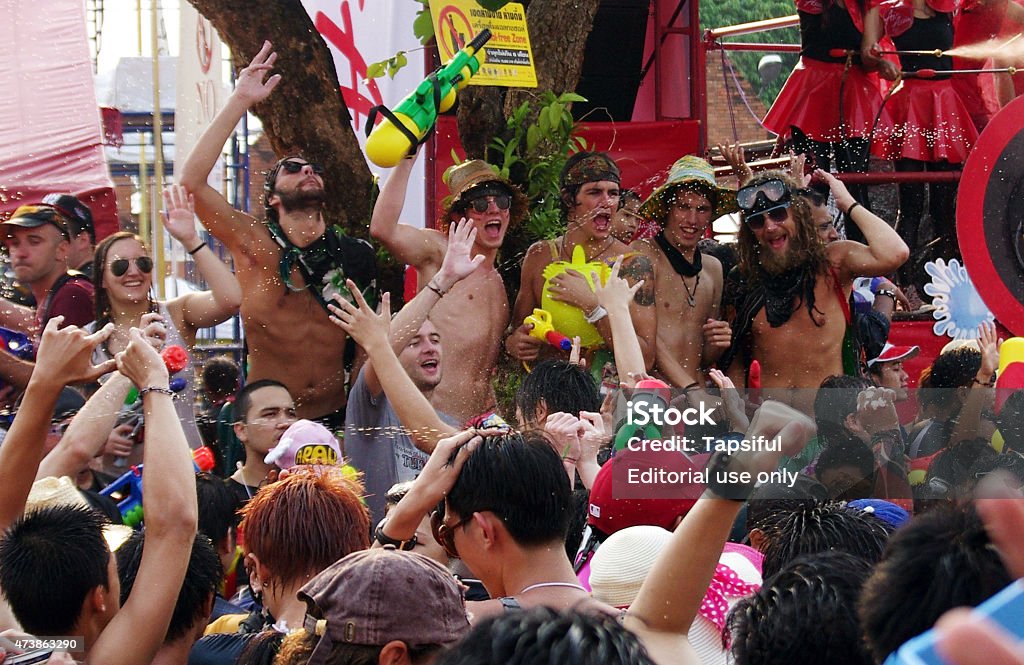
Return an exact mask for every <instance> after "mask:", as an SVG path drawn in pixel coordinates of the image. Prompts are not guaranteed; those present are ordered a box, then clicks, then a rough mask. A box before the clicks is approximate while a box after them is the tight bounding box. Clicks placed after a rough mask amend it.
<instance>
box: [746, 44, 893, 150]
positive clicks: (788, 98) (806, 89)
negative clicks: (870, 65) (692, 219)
mask: <svg viewBox="0 0 1024 665" xmlns="http://www.w3.org/2000/svg"><path fill="white" fill-rule="evenodd" d="M845 69H846V65H845V64H843V63H832V62H821V61H820V60H812V59H810V58H804V57H801V58H800V62H798V63H797V65H796V67H795V68H793V72H792V73H791V74H790V75H789V79H788V80H787V81H786V85H784V86H783V87H782V91H781V92H779V96H778V97H777V98H776V99H775V103H774V104H772V107H771V109H770V110H769V111H768V114H767V115H765V117H764V126H765V127H767V128H768V129H769V130H771V131H772V132H774V133H776V134H778V135H779V136H780V137H782V138H783V139H788V138H789V135H790V127H796V128H798V129H799V130H800V131H802V132H803V133H804V134H806V135H807V137H808V138H810V139H813V140H815V141H820V142H822V143H836V142H838V141H841V140H843V139H844V138H853V137H859V138H866V137H867V136H869V135H870V134H871V125H872V123H874V121H875V116H876V115H877V114H878V109H879V108H881V106H882V94H881V92H880V91H879V88H878V83H877V77H875V76H874V75H873V74H868V73H867V72H865V71H864V70H863V69H862V68H860V67H858V66H853V67H850V69H849V71H847V72H846V78H845V81H844V79H843V71H844V70H845ZM840 87H841V88H842V97H843V99H842V102H843V116H842V118H843V121H844V122H845V124H846V127H845V128H840V116H839V93H840ZM888 125H889V123H888V120H887V119H886V117H885V114H884V113H883V117H882V118H880V119H879V126H880V127H882V126H884V127H888ZM876 131H877V130H876Z"/></svg>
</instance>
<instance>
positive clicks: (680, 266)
mask: <svg viewBox="0 0 1024 665" xmlns="http://www.w3.org/2000/svg"><path fill="white" fill-rule="evenodd" d="M654 242H656V243H658V247H661V251H663V252H665V258H667V259H668V262H669V263H670V264H672V269H673V270H675V271H676V272H677V273H678V274H679V275H680V276H681V277H693V276H694V275H699V274H700V271H701V267H702V266H701V259H700V250H699V249H695V250H694V251H693V263H690V262H689V261H687V260H686V257H685V256H683V253H682V252H680V251H679V250H678V249H676V248H675V246H674V245H673V244H672V243H670V242H669V241H668V239H667V238H666V237H665V232H664V231H662V232H661V233H659V234H658V235H656V236H654Z"/></svg>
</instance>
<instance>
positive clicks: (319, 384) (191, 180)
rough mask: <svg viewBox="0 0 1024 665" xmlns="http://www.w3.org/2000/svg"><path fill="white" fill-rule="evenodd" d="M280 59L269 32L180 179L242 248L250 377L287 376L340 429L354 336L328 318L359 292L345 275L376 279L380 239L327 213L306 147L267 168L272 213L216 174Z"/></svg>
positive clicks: (220, 233)
mask: <svg viewBox="0 0 1024 665" xmlns="http://www.w3.org/2000/svg"><path fill="white" fill-rule="evenodd" d="M276 59H277V54H276V53H273V52H272V51H271V44H270V42H264V45H263V48H262V49H261V50H260V52H259V53H257V54H256V56H255V57H254V58H253V59H252V61H251V62H250V63H249V66H248V67H246V68H245V69H243V70H242V71H241V72H239V75H238V80H237V81H236V84H235V90H234V92H233V93H232V94H231V96H230V97H229V98H228V100H227V102H226V103H225V105H224V108H222V109H221V111H220V112H219V113H218V114H217V116H216V117H215V118H214V120H213V122H212V123H211V124H210V126H209V127H208V128H207V129H206V131H205V132H204V133H203V135H202V136H201V137H200V139H199V141H198V142H197V143H196V146H195V148H194V149H193V150H192V153H191V154H190V155H189V156H188V158H187V159H186V160H185V164H184V166H183V168H182V171H181V176H180V180H181V183H182V184H184V185H185V186H186V187H188V189H189V191H191V192H192V193H193V194H194V195H195V204H196V213H197V214H198V216H199V218H200V219H201V220H202V221H203V224H204V225H205V226H206V228H207V230H209V232H210V233H211V234H213V235H214V236H215V237H216V238H217V239H218V240H220V241H221V242H223V243H224V245H225V246H227V248H228V249H229V250H230V251H231V255H232V257H233V258H234V262H235V271H236V276H237V278H238V281H239V283H240V284H241V286H242V304H241V308H240V311H241V315H242V320H243V323H244V325H245V335H246V343H247V345H248V350H249V356H248V360H249V374H248V379H249V380H250V381H257V380H260V379H275V380H278V381H281V382H282V383H284V384H285V385H286V386H287V388H288V391H289V392H290V393H291V395H292V396H293V397H294V398H295V405H296V408H297V415H298V417H300V418H306V419H316V420H319V421H320V422H322V423H324V424H325V425H327V426H328V427H330V428H332V429H334V428H340V427H342V426H343V425H344V421H345V417H344V407H345V379H346V367H345V355H346V354H345V353H344V352H343V350H345V349H346V339H347V338H346V336H345V333H344V331H342V330H341V329H340V328H338V327H337V326H334V325H332V324H331V322H330V320H329V319H328V316H327V310H326V307H327V301H330V300H332V298H333V297H334V296H335V295H341V296H344V297H351V294H350V293H348V292H347V287H345V278H346V277H347V278H351V279H352V280H353V281H354V282H355V283H356V284H357V285H358V287H359V288H360V289H361V290H363V291H364V293H366V292H368V291H372V290H374V289H375V286H376V265H375V254H374V251H373V248H372V247H371V246H370V245H369V243H366V242H364V241H362V240H357V239H355V238H351V237H348V236H346V235H344V234H343V233H341V232H340V230H339V229H338V228H337V227H335V226H332V225H331V223H330V222H328V221H327V220H325V219H324V216H323V203H324V201H325V199H326V193H325V191H324V181H323V177H322V175H323V170H322V169H321V168H320V166H319V165H317V164H314V163H312V162H310V161H308V160H307V159H304V158H303V157H298V156H294V155H293V156H289V157H286V158H284V159H282V160H281V161H279V162H278V163H277V164H276V165H275V166H274V168H273V169H271V170H270V172H269V173H268V174H267V181H266V185H265V187H264V203H265V205H266V221H265V223H260V222H259V221H258V220H256V219H254V218H253V217H252V216H250V215H248V214H245V213H243V212H241V211H238V210H235V209H234V208H233V207H232V206H231V204H229V203H228V202H227V200H226V199H225V198H224V197H223V196H221V194H220V192H218V191H217V190H216V189H214V188H213V187H211V186H210V185H209V184H208V183H207V177H208V176H209V173H210V170H211V169H212V168H213V166H214V164H215V163H216V161H217V159H218V157H220V154H221V149H222V147H223V146H224V143H225V142H226V141H227V139H228V138H229V137H230V136H231V132H233V131H234V128H235V126H236V125H237V124H238V121H239V120H240V119H241V118H242V116H244V115H245V113H246V111H248V110H249V109H250V108H251V107H252V106H253V105H254V104H256V103H258V102H260V101H262V100H264V99H266V98H267V97H268V96H269V95H270V93H271V92H273V90H274V88H275V87H276V86H277V84H278V83H279V82H280V81H281V76H280V75H279V74H275V75H273V76H269V77H268V74H269V73H270V70H271V68H272V67H273V64H274V61H275V60H276ZM373 300H375V298H374V299H373Z"/></svg>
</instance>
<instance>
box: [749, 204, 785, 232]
mask: <svg viewBox="0 0 1024 665" xmlns="http://www.w3.org/2000/svg"><path fill="white" fill-rule="evenodd" d="M788 214H789V204H788V203H787V204H786V205H785V206H783V207H781V208H775V209H773V210H769V211H768V212H762V213H758V214H756V215H750V216H749V217H744V218H743V221H744V222H746V224H747V226H749V227H750V230H751V231H760V230H761V229H763V228H764V225H765V222H766V221H767V220H765V217H768V218H770V219H771V220H772V221H773V222H775V223H776V224H781V223H782V222H784V221H785V220H786V216H787V215H788Z"/></svg>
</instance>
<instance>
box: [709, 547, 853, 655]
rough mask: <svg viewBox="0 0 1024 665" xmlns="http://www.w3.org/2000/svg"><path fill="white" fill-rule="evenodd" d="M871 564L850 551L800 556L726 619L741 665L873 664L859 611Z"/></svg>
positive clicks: (738, 606)
mask: <svg viewBox="0 0 1024 665" xmlns="http://www.w3.org/2000/svg"><path fill="white" fill-rule="evenodd" d="M870 573H871V564H869V563H868V562H867V561H864V560H863V559H861V558H860V557H856V556H853V555H851V554H847V553H846V552H819V553H817V554H810V555H804V556H800V557H797V558H796V559H794V560H793V561H791V562H789V563H788V564H786V565H785V566H784V567H783V568H782V569H781V570H780V571H779V572H777V573H776V574H775V575H773V576H772V577H771V578H770V579H767V580H766V581H765V583H764V584H763V585H762V586H761V588H760V590H758V591H757V592H756V593H754V594H753V595H751V596H748V597H746V598H743V599H741V600H740V601H739V602H738V603H736V605H735V606H734V607H733V609H732V611H731V612H730V613H729V617H728V619H727V621H726V630H725V636H724V637H725V639H728V640H731V643H732V655H733V658H735V662H736V665H753V664H755V663H756V664H757V665H817V664H818V663H823V662H828V663H830V665H872V663H873V661H872V659H871V654H870V653H868V650H867V648H866V646H865V644H864V640H863V639H862V637H861V631H860V625H859V624H858V622H857V613H856V610H855V607H856V602H857V596H858V595H859V594H860V590H861V587H863V585H864V582H865V580H867V578H868V575H869V574H870Z"/></svg>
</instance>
